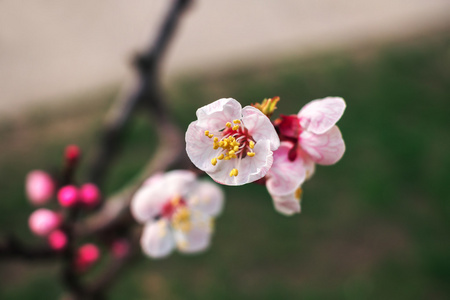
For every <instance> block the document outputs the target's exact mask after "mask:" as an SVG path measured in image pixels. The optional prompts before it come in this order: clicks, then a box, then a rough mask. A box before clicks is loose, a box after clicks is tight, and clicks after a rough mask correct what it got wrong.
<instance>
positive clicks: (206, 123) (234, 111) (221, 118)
mask: <svg viewBox="0 0 450 300" xmlns="http://www.w3.org/2000/svg"><path fill="white" fill-rule="evenodd" d="M241 110H242V106H241V104H240V103H239V102H238V101H236V100H234V99H233V98H222V99H219V100H217V101H214V102H213V103H211V104H208V105H205V106H203V107H200V108H199V109H198V110H197V113H196V114H197V119H198V126H199V127H201V128H204V129H203V131H205V130H209V131H216V130H220V129H222V128H224V127H225V124H226V123H227V122H233V120H235V119H240V118H241Z"/></svg>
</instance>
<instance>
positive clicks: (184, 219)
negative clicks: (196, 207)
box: [172, 207, 191, 232]
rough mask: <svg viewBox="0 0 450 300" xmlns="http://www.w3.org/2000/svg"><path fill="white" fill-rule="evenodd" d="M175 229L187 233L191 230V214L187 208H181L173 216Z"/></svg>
mask: <svg viewBox="0 0 450 300" xmlns="http://www.w3.org/2000/svg"><path fill="white" fill-rule="evenodd" d="M172 225H173V227H174V228H175V229H179V230H181V231H184V232H187V231H189V230H190V229H191V213H190V211H189V210H188V209H187V208H186V207H181V208H179V209H178V210H177V211H176V212H175V213H174V214H173V216H172Z"/></svg>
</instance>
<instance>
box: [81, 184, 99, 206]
mask: <svg viewBox="0 0 450 300" xmlns="http://www.w3.org/2000/svg"><path fill="white" fill-rule="evenodd" d="M100 198H101V194H100V190H99V189H98V187H97V186H96V185H95V184H93V183H86V184H83V185H82V186H81V188H80V202H81V203H82V204H83V205H85V206H87V207H94V206H97V205H98V204H99V203H100Z"/></svg>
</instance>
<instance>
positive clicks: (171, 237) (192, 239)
mask: <svg viewBox="0 0 450 300" xmlns="http://www.w3.org/2000/svg"><path fill="white" fill-rule="evenodd" d="M222 205H223V194H222V191H221V190H220V188H219V187H218V186H217V185H216V184H214V183H211V182H207V181H198V180H197V179H196V176H195V174H194V173H193V172H190V171H181V170H176V171H170V172H168V173H166V174H164V175H156V176H154V177H152V178H150V179H149V180H147V181H146V183H144V185H143V186H142V187H141V188H140V189H139V190H138V191H137V193H136V194H135V195H134V197H133V199H132V201H131V212H132V214H133V216H134V218H135V219H136V220H137V221H138V222H140V223H144V224H145V226H144V230H143V233H142V237H141V246H142V249H143V251H144V252H145V253H146V254H147V255H148V256H150V257H153V258H161V257H165V256H167V255H169V254H170V253H171V252H172V251H173V249H174V248H178V250H179V251H181V252H185V253H191V252H198V251H203V250H205V249H206V248H207V247H208V245H209V243H210V240H211V234H212V233H213V226H212V224H213V221H214V217H215V216H217V215H218V214H219V213H220V211H221V209H222Z"/></svg>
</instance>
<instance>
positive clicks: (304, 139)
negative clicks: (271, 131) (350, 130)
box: [276, 97, 346, 165]
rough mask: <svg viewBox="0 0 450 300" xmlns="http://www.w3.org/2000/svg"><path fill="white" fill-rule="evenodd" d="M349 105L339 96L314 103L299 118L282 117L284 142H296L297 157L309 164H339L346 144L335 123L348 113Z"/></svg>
mask: <svg viewBox="0 0 450 300" xmlns="http://www.w3.org/2000/svg"><path fill="white" fill-rule="evenodd" d="M345 106H346V105H345V101H344V100H343V99H342V98H338V97H327V98H324V99H319V100H314V101H311V102H310V103H308V104H306V105H305V106H304V107H303V108H302V109H301V110H300V112H299V113H298V114H297V116H282V117H281V119H279V120H277V121H276V125H277V126H278V129H279V131H280V135H281V139H282V140H290V141H296V142H297V144H298V151H297V152H296V154H298V155H300V156H302V157H303V159H304V160H305V161H308V160H312V161H313V162H314V163H317V164H320V165H332V164H334V163H336V162H338V161H339V160H340V159H341V157H342V155H344V152H345V143H344V140H343V139H342V135H341V132H340V131H339V128H338V127H337V126H336V125H335V124H336V122H337V121H338V120H339V119H340V118H341V116H342V114H343V113H344V110H345ZM291 154H292V153H291ZM294 154H295V153H294ZM293 156H295V155H293ZM293 156H292V155H291V156H290V158H292V157H293Z"/></svg>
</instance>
